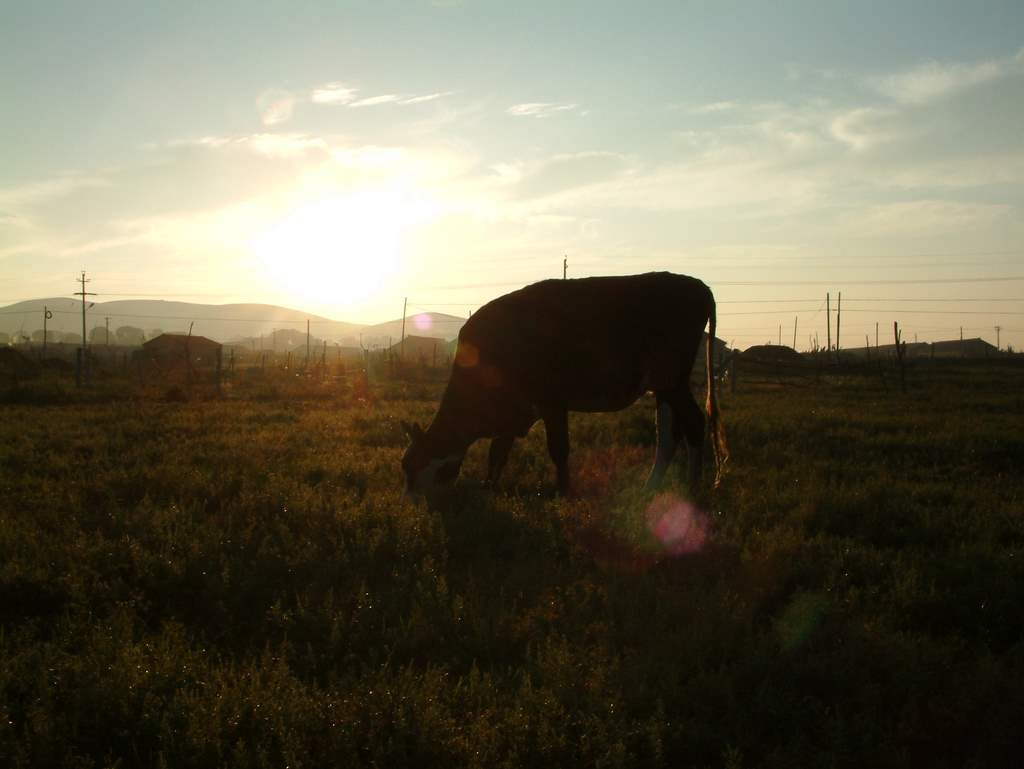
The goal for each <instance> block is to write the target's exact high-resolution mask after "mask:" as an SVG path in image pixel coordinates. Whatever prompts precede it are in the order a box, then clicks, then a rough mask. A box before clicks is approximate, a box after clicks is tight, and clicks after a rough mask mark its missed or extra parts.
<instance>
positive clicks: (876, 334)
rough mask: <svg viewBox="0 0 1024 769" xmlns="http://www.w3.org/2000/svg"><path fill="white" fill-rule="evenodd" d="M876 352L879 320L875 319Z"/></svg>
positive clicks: (876, 349) (876, 350)
mask: <svg viewBox="0 0 1024 769" xmlns="http://www.w3.org/2000/svg"><path fill="white" fill-rule="evenodd" d="M875 352H878V321H877V320H876V321H875Z"/></svg>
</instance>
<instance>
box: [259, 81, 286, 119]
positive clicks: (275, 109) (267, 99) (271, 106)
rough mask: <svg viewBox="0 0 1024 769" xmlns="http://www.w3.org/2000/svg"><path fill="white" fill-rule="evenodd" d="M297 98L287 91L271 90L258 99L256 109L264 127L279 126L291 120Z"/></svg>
mask: <svg viewBox="0 0 1024 769" xmlns="http://www.w3.org/2000/svg"><path fill="white" fill-rule="evenodd" d="M294 107H295V98H294V97H293V96H292V95H291V94H290V93H288V92H287V91H281V90H277V89H271V90H269V91H264V92H263V93H261V94H260V95H259V97H258V98H257V99H256V109H257V110H258V111H259V113H260V120H261V121H262V122H263V125H278V124H280V123H286V122H287V121H289V120H291V117H292V110H293V109H294Z"/></svg>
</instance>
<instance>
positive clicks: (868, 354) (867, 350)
mask: <svg viewBox="0 0 1024 769" xmlns="http://www.w3.org/2000/svg"><path fill="white" fill-rule="evenodd" d="M864 355H865V356H866V357H867V359H868V360H871V342H869V341H868V335H867V334H865V335H864Z"/></svg>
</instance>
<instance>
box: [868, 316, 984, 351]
mask: <svg viewBox="0 0 1024 769" xmlns="http://www.w3.org/2000/svg"><path fill="white" fill-rule="evenodd" d="M963 333H964V330H963V329H960V334H961V336H962V335H963ZM877 350H878V321H877V320H876V321H875V351H876V352H877Z"/></svg>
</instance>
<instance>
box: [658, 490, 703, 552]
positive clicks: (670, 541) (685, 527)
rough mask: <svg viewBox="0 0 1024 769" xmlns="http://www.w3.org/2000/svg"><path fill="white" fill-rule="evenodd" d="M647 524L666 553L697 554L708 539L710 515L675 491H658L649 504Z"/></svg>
mask: <svg viewBox="0 0 1024 769" xmlns="http://www.w3.org/2000/svg"><path fill="white" fill-rule="evenodd" d="M647 526H648V528H649V529H650V531H651V534H653V535H654V537H655V539H657V540H658V542H660V543H661V546H662V547H663V548H664V551H665V553H667V554H668V555H672V556H677V555H686V554H687V553H696V552H698V551H699V550H700V549H701V548H703V547H704V543H705V542H706V541H707V538H708V516H707V514H706V513H704V512H702V511H701V510H698V509H697V508H696V507H695V506H694V505H693V504H691V503H690V502H687V501H686V500H685V499H680V498H679V497H677V496H676V495H675V494H672V493H665V494H659V495H658V496H656V497H655V498H654V499H653V500H651V504H650V505H648V506H647Z"/></svg>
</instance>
